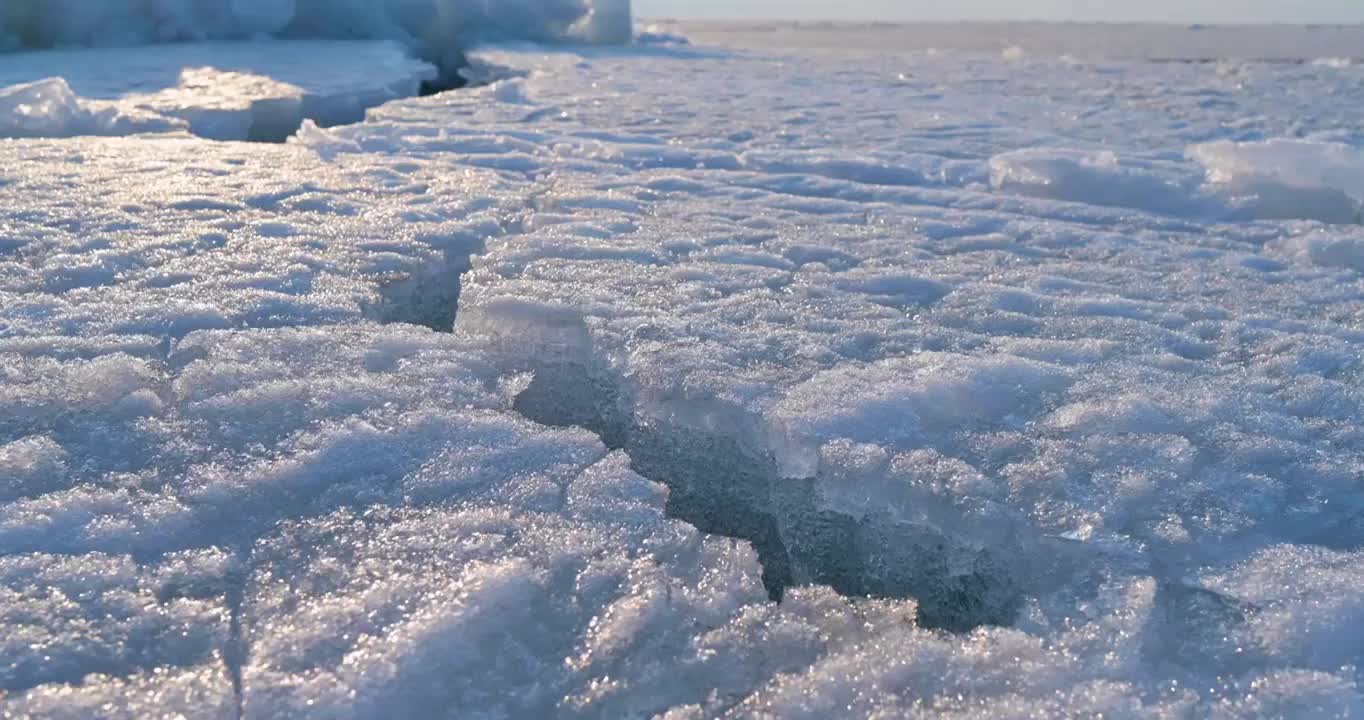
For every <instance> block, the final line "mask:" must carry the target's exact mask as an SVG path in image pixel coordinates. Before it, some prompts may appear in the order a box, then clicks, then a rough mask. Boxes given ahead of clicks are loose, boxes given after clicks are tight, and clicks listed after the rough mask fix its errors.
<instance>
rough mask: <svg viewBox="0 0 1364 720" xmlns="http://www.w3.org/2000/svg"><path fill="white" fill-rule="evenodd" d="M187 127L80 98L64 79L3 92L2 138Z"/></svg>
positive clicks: (0, 102) (0, 110) (0, 103)
mask: <svg viewBox="0 0 1364 720" xmlns="http://www.w3.org/2000/svg"><path fill="white" fill-rule="evenodd" d="M183 127H184V124H183V123H179V122H176V121H175V120H173V119H170V118H166V117H161V116H157V115H155V114H152V113H141V112H138V111H136V110H133V111H131V112H128V111H123V110H120V109H119V108H117V107H115V106H113V105H111V104H107V103H98V102H91V101H89V100H85V99H83V98H79V97H77V96H76V94H75V93H74V92H72V91H71V86H70V85H67V83H66V81H65V80H63V79H62V78H46V79H43V80H37V81H35V82H31V83H24V84H21V85H13V86H10V87H7V88H2V89H0V138H42V137H70V136H73V135H131V134H134V133H143V132H169V131H172V130H176V129H180V128H183Z"/></svg>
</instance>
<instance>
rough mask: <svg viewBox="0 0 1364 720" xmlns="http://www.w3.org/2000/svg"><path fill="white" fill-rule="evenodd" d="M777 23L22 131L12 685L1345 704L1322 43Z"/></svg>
mask: <svg viewBox="0 0 1364 720" xmlns="http://www.w3.org/2000/svg"><path fill="white" fill-rule="evenodd" d="M301 6H302V5H300V7H301ZM186 7H188V6H186ZM194 7H200V6H194ZM277 7H278V6H266V5H260V6H258V7H256V8H255V11H253V12H258V13H260V14H257V15H255V16H254V17H255V18H256V19H255V20H253V21H252V22H254V23H257V24H258V26H259V27H266V26H270V25H273V24H277V22H278V17H270V16H269V13H268V12H266V11H269V10H272V9H277ZM414 7H415V6H414ZM537 7H538V6H537ZM509 8H511V6H505V7H502V9H501V12H510V9H509ZM241 9H243V10H246V9H249V8H247V7H246V6H245V5H243V6H241ZM418 9H419V8H418ZM281 12H282V11H281ZM243 17H245V15H243ZM489 27H492V26H489ZM689 32H690V31H689ZM808 32H810V33H812V34H813V35H815V36H817V37H815V38H814V39H813V40H811V41H810V43H811V44H812V45H821V46H822V47H819V48H811V47H807V48H805V49H803V50H800V51H794V52H793V51H781V50H771V49H768V50H761V49H749V50H742V51H740V50H729V49H724V48H717V47H714V46H710V45H706V44H704V42H705V41H703V40H699V41H698V42H697V44H695V45H681V44H677V43H671V42H665V43H642V44H640V45H638V46H636V47H629V48H601V47H577V48H563V47H559V48H544V47H519V48H503V49H500V50H492V49H489V50H485V51H483V52H482V54H481V55H480V56H479V57H477V58H476V59H475V60H474V62H475V64H476V66H477V67H479V68H482V69H486V68H490V67H494V66H498V67H501V68H503V69H502V70H500V71H499V73H500V74H499V75H497V81H495V82H491V83H488V84H486V85H479V86H477V87H471V88H467V89H464V90H462V91H460V92H455V93H444V94H441V95H438V96H432V97H424V98H406V99H401V100H397V101H391V102H387V103H384V104H383V105H381V106H377V107H373V108H370V109H369V110H368V112H367V113H366V114H365V117H364V120H363V121H362V122H357V123H353V124H346V125H340V126H333V127H322V125H324V124H327V123H324V122H319V123H305V124H304V125H303V128H304V129H303V131H302V132H300V133H298V134H297V136H295V137H294V138H293V139H292V141H291V142H289V143H287V144H272V145H250V146H248V145H245V144H240V143H224V142H218V141H213V140H209V139H206V138H202V137H193V136H190V135H187V134H176V135H170V136H168V135H166V134H164V133H162V134H156V135H140V136H137V137H76V138H67V139H46V140H41V139H25V140H22V141H11V142H5V143H0V594H4V599H5V602H0V645H3V647H0V658H3V660H0V714H7V715H12V716H16V717H48V716H61V714H62V713H65V714H66V715H67V716H72V717H81V716H86V715H91V714H99V715H101V716H114V717H148V716H162V715H173V714H177V713H179V714H182V715H187V716H195V717H198V716H209V717H243V718H256V717H319V716H320V717H341V716H344V717H382V716H389V717H392V716H403V717H406V716H421V717H461V718H462V717H471V716H489V717H565V718H574V717H583V718H588V717H654V716H659V717H668V718H704V717H783V718H784V717H813V718H825V717H943V716H946V717H961V718H973V717H1001V716H1009V717H1023V716H1027V717H1043V718H1048V717H1054V718H1063V717H1074V716H1076V715H1099V714H1103V715H1105V716H1120V717H1226V718H1241V717H1262V716H1292V717H1309V718H1315V717H1354V716H1358V715H1361V714H1364V693H1361V691H1360V686H1359V683H1360V682H1361V680H1364V678H1362V677H1361V676H1360V673H1359V670H1358V668H1359V667H1360V666H1361V664H1360V663H1361V661H1364V651H1362V650H1361V646H1360V643H1359V642H1358V640H1357V635H1358V633H1357V632H1355V627H1356V626H1357V625H1358V624H1359V622H1360V619H1361V617H1362V614H1361V613H1362V611H1361V608H1362V607H1364V603H1361V600H1360V593H1359V592H1358V591H1357V589H1356V588H1355V587H1354V586H1355V585H1357V584H1358V583H1357V581H1356V578H1357V576H1358V575H1359V573H1360V571H1361V560H1360V552H1361V548H1364V522H1362V521H1361V518H1364V502H1362V501H1361V500H1360V498H1361V493H1360V478H1361V476H1362V475H1361V471H1362V469H1364V433H1361V431H1360V429H1359V427H1358V418H1359V416H1360V414H1361V412H1364V394H1362V393H1361V392H1360V390H1359V380H1360V373H1361V368H1364V356H1362V355H1364V354H1362V353H1361V343H1364V334H1362V333H1361V332H1360V329H1359V328H1360V325H1361V321H1362V320H1364V303H1362V302H1361V296H1360V272H1362V271H1364V269H1361V263H1360V261H1359V258H1360V252H1359V243H1360V234H1359V226H1358V225H1357V224H1350V222H1353V220H1357V218H1354V219H1353V220H1352V219H1351V218H1348V217H1345V216H1343V215H1336V214H1334V212H1335V210H1334V209H1332V208H1336V206H1332V205H1330V204H1329V203H1325V200H1323V198H1327V197H1328V196H1329V197H1338V198H1344V199H1345V200H1348V201H1349V202H1350V203H1355V205H1340V206H1339V207H1354V208H1355V210H1356V212H1357V203H1358V199H1356V198H1355V197H1354V196H1353V195H1352V193H1354V192H1355V191H1356V189H1355V188H1354V186H1353V185H1352V184H1351V178H1352V176H1351V175H1350V167H1351V163H1352V162H1354V155H1353V154H1352V153H1354V152H1355V150H1356V149H1357V148H1358V147H1359V146H1360V145H1361V143H1364V137H1361V136H1359V135H1358V134H1357V133H1356V132H1355V131H1354V130H1352V129H1351V128H1353V127H1354V124H1353V119H1354V118H1355V117H1356V116H1357V113H1358V107H1359V100H1360V97H1359V93H1358V87H1356V85H1357V83H1355V82H1354V80H1355V79H1356V78H1352V76H1351V75H1350V74H1349V73H1350V72H1352V70H1351V69H1349V68H1346V69H1342V68H1336V67H1327V66H1318V65H1313V64H1310V63H1300V64H1288V63H1260V62H1245V61H1240V60H1225V61H1222V62H1209V63H1165V62H1145V61H1140V60H1137V61H1133V60H1114V59H1104V60H1096V59H1092V58H1091V59H1076V58H1069V59H1059V58H1056V57H1055V56H1054V55H1053V54H1049V53H1048V52H1047V51H1046V49H1045V48H1039V47H1038V46H1037V45H1036V43H1035V42H1033V40H1032V38H1029V37H1027V36H1026V33H1024V32H1023V31H1022V30H1020V33H1019V38H1018V39H1016V40H1011V41H1009V42H1008V43H1003V44H1000V43H997V42H996V40H998V39H999V38H986V39H985V40H982V41H981V42H983V43H984V42H986V41H988V42H989V43H990V47H989V49H988V50H987V51H986V52H983V53H978V52H973V51H970V50H971V49H970V48H967V50H968V51H966V52H960V51H954V50H951V49H944V50H942V51H940V52H938V53H933V54H930V53H923V52H901V51H894V52H891V51H886V50H885V49H884V48H878V47H877V45H876V43H878V42H881V39H880V38H882V34H883V33H887V32H891V31H890V30H887V29H885V28H877V29H864V30H863V31H862V32H865V33H867V35H866V36H865V40H866V42H865V43H858V45H863V46H862V47H852V48H842V49H838V48H831V47H828V43H827V42H826V41H827V39H828V37H846V35H842V34H843V33H848V32H852V31H850V30H847V29H840V28H838V27H833V28H825V29H811V30H809V31H808ZM1180 32H1181V33H1182V32H1183V31H1182V30H1181V31H1180ZM1200 32H1203V31H1200ZM1207 32H1208V34H1209V35H1216V36H1218V37H1222V35H1221V31H1214V30H1209V31H1207ZM1228 32H1230V31H1228ZM1237 32H1240V31H1237ZM1246 32H1250V31H1246ZM1254 32H1255V33H1258V32H1261V31H1259V30H1256V31H1254ZM1285 32H1289V33H1290V34H1293V33H1298V32H1300V31H1297V30H1294V31H1285ZM1301 32H1306V31H1301ZM793 33H794V34H795V35H797V36H799V33H797V32H795V31H787V30H782V31H780V32H777V33H775V34H778V35H781V36H782V37H785V38H788V39H789V38H790V37H791V36H792V34H793ZM987 34H988V33H987ZM1232 34H1235V33H1232ZM1252 35H1254V33H1252ZM1328 35H1329V33H1328ZM1293 37H1297V36H1296V35H1293ZM1332 37H1334V35H1332ZM774 42H775V40H774ZM1074 42H1077V43H1080V44H1084V43H1089V42H1092V38H1089V37H1088V36H1085V37H1083V38H1080V39H1078V40H1074ZM1321 44H1322V45H1325V44H1326V43H1325V42H1324V41H1323V43H1321ZM1010 45H1018V46H1020V47H1023V48H1024V49H1025V50H1026V53H1025V54H1024V55H1022V56H1021V57H1018V58H1016V59H1005V58H1004V57H1003V56H1002V55H1001V49H1002V48H1003V47H1008V46H1010ZM204 47H224V46H211V45H209V46H204ZM237 47H243V48H249V47H255V46H254V45H250V44H247V45H242V46H237ZM300 47H301V48H303V47H305V46H300ZM307 47H315V46H307ZM337 47H341V46H337ZM347 47H356V48H361V47H370V48H373V47H376V46H373V45H363V46H359V45H357V46H347ZM390 47H391V46H390ZM162 51H163V49H162V48H154V49H153V50H149V51H147V52H149V53H151V54H149V55H148V56H147V57H148V58H152V59H153V60H154V59H155V58H157V57H163V58H164V57H167V56H158V55H156V53H159V52H162ZM179 51H181V50H166V51H165V52H179ZM183 51H184V52H191V50H190V49H188V48H186V49H183ZM300 52H302V53H305V54H306V53H307V52H309V51H307V50H306V49H303V50H300ZM1312 52H1314V53H1318V52H1334V51H1333V50H1331V49H1330V48H1326V47H1320V48H1319V47H1316V46H1313V47H1312ZM22 57H25V56H24V55H12V56H8V57H7V59H10V58H22ZM387 57H400V56H398V55H387ZM149 62H151V61H149ZM206 64H208V63H206ZM197 66H198V65H195V67H197ZM6 67H9V66H6ZM182 69H183V68H182V67H176V68H175V69H174V72H173V73H170V74H169V75H166V76H164V77H169V78H170V82H172V83H173V84H174V85H173V86H176V87H178V83H179V82H180V77H181V74H180V73H181V70H182ZM480 71H482V70H480ZM217 72H238V73H247V72H248V71H247V70H246V69H243V68H240V67H239V68H232V67H219V68H218V71H217ZM338 75H345V74H344V73H338ZM86 77H87V80H86V82H93V80H91V78H95V74H94V72H93V71H91V72H89V73H86ZM259 77H261V78H270V80H269V81H268V82H266V81H260V82H262V83H263V87H267V89H268V92H264V93H262V96H274V95H276V94H278V92H282V91H279V90H278V88H275V87H274V86H273V85H271V83H277V82H278V83H286V84H289V85H291V86H294V87H299V88H303V87H306V86H305V85H303V84H300V83H299V82H296V81H295V80H291V79H290V78H289V76H287V75H284V74H283V73H282V71H281V72H275V71H271V72H267V73H263V74H259ZM229 79H230V78H229ZM258 79H259V78H258ZM258 79H257V80H249V81H248V80H247V79H241V80H242V82H244V83H245V82H252V83H254V82H257V81H258ZM69 80H70V82H71V85H72V87H73V88H75V90H76V92H79V93H81V94H83V95H84V94H87V93H85V91H82V90H81V89H80V87H79V83H80V78H78V77H76V74H75V73H73V74H72V77H71V78H69ZM225 82H226V81H225ZM232 82H235V80H233V81H232ZM328 82H331V81H330V80H329V81H328ZM353 82H354V79H353V78H351V77H349V76H343V77H338V78H337V79H336V80H335V83H336V85H335V86H336V87H342V88H344V87H357V86H355V85H353ZM164 87H165V86H163V87H162V88H160V89H164ZM160 89H158V90H157V91H158V92H159V91H160ZM120 92H122V91H120ZM328 92H330V91H328ZM144 94H145V93H144ZM319 94H320V95H326V94H327V93H322V92H320V91H319ZM340 94H341V95H344V94H345V93H344V92H342V93H340ZM90 95H91V96H92V97H97V94H96V93H90ZM120 97H122V96H121V95H120ZM1307 98H1310V99H1307ZM177 102H178V101H177ZM171 104H172V105H174V104H175V103H171ZM183 105H184V106H186V107H188V106H189V105H190V103H184V104H183ZM202 107H205V108H209V107H211V106H210V105H204V106H202ZM231 112H232V113H237V114H240V113H241V112H242V111H240V110H232V111H231ZM177 117H180V116H177ZM183 117H184V119H185V120H187V121H188V122H190V123H191V124H192V123H194V122H195V121H196V119H197V118H196V117H192V116H189V115H185V116H183ZM1205 156H1206V157H1207V158H1214V159H1213V160H1211V161H1209V162H1210V164H1207V163H1205V162H1204V159H1205ZM1224 169H1225V171H1226V172H1228V173H1230V175H1227V176H1223V175H1221V174H1219V173H1222V172H1223V171H1224ZM1247 177H1249V178H1251V180H1250V181H1249V182H1251V185H1249V186H1247V185H1245V184H1244V183H1241V180H1239V179H1244V178H1247ZM1238 183H1240V184H1238ZM1246 187H1250V188H1251V190H1253V192H1247V191H1246ZM1266 187H1272V188H1273V190H1274V192H1273V193H1269V192H1268V191H1266V190H1265V188H1266ZM1271 196H1272V197H1271ZM1266 198H1268V200H1267V199H1266ZM1269 200H1272V204H1266V203H1268V202H1269ZM1319 201H1320V202H1319ZM1323 203H1325V204H1323ZM1323 207H1325V208H1327V209H1328V210H1331V212H1324V211H1322V210H1321V208H1323ZM1336 209H1339V208H1336ZM1271 210H1273V211H1272V212H1271ZM1341 221H1348V222H1344V223H1342V222H1341Z"/></svg>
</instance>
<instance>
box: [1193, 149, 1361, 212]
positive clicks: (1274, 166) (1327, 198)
mask: <svg viewBox="0 0 1364 720" xmlns="http://www.w3.org/2000/svg"><path fill="white" fill-rule="evenodd" d="M1189 157H1191V158H1193V159H1194V160H1196V161H1198V162H1199V163H1200V164H1202V165H1203V167H1204V169H1205V170H1206V171H1207V181H1208V183H1209V184H1210V185H1211V186H1212V187H1213V188H1215V189H1216V190H1217V191H1218V192H1221V193H1225V194H1227V195H1230V196H1232V197H1234V198H1236V199H1238V201H1239V202H1241V203H1242V204H1243V206H1244V207H1245V210H1246V211H1247V212H1249V213H1250V214H1251V215H1253V216H1254V217H1258V218H1305V219H1312V220H1320V221H1322V222H1328V223H1355V222H1359V221H1360V203H1361V202H1364V150H1361V149H1360V148H1358V147H1355V146H1352V145H1346V144H1342V143H1331V142H1319V141H1310V140H1289V139H1274V140H1264V141H1259V142H1244V143H1235V142H1225V141H1224V142H1215V143H1207V144H1203V145H1194V146H1192V147H1191V148H1189Z"/></svg>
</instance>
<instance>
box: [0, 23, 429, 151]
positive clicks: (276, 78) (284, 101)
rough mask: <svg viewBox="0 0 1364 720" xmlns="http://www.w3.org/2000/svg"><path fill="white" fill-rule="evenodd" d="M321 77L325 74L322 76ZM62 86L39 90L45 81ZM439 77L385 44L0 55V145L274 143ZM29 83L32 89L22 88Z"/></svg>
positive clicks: (356, 115) (355, 116)
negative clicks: (157, 137) (141, 136)
mask: <svg viewBox="0 0 1364 720" xmlns="http://www.w3.org/2000/svg"><path fill="white" fill-rule="evenodd" d="M321 68H325V72H322V71H320V69H321ZM53 74H56V75H60V76H62V77H60V78H48V79H39V78H42V77H44V76H47V75H53ZM435 76H436V69H435V68H434V67H432V66H431V65H428V64H427V63H424V62H421V61H419V60H416V59H413V58H411V57H409V55H408V54H407V52H406V51H405V50H404V49H403V48H402V47H401V46H400V45H398V44H396V43H393V42H342V41H330V42H327V41H316V42H302V41H292V42H285V41H269V42H249V43H206V44H197V45H167V46H159V47H132V48H117V49H111V48H106V49H87V50H49V51H44V52H29V53H20V54H17V55H9V56H6V58H5V62H4V64H3V65H2V66H0V85H8V84H11V83H25V84H19V85H16V86H15V87H12V88H9V89H6V90H0V136H9V137H69V136H72V135H122V134H131V133H135V132H167V131H170V130H174V129H185V128H187V129H188V130H189V131H190V132H191V133H193V134H195V135H198V136H200V137H205V138H209V139H213V140H254V141H270V142H281V141H283V140H284V139H285V138H287V137H289V136H290V135H292V134H293V133H294V131H296V130H297V129H298V128H299V127H300V125H302V123H303V121H304V120H305V119H308V120H312V121H314V122H316V123H317V124H319V125H322V126H331V125H338V124H343V123H350V122H358V121H359V120H361V119H362V118H363V117H364V113H365V111H366V110H367V109H369V108H372V107H374V106H377V105H380V104H383V103H384V102H387V101H389V100H393V99H396V98H400V97H412V96H415V95H417V94H418V93H419V92H420V90H421V86H422V83H424V82H427V81H430V80H432V79H434V78H435ZM28 81H34V82H28Z"/></svg>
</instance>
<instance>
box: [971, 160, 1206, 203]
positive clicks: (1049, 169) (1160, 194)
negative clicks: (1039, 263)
mask: <svg viewBox="0 0 1364 720" xmlns="http://www.w3.org/2000/svg"><path fill="white" fill-rule="evenodd" d="M990 184H991V185H992V186H993V187H994V188H995V189H996V190H1002V191H1005V192H1015V193H1021V194H1026V195H1032V196H1035V197H1043V198H1052V199H1055V200H1066V201H1069V202H1082V203H1088V204H1091V205H1106V206H1110V207H1122V208H1133V209H1138V210H1146V211H1150V212H1159V213H1169V214H1175V215H1183V214H1188V213H1191V212H1194V211H1196V210H1197V209H1198V208H1199V207H1200V202H1199V199H1198V198H1197V197H1194V196H1193V193H1192V188H1191V186H1190V185H1191V184H1189V183H1187V182H1184V178H1182V177H1181V176H1180V174H1179V173H1178V172H1175V171H1172V170H1171V169H1170V168H1168V167H1162V166H1160V165H1158V164H1157V165H1152V164H1140V163H1132V162H1126V161H1122V160H1120V159H1119V158H1118V156H1117V155H1116V154H1114V153H1113V152H1112V151H1102V152H1094V153H1085V152H1078V151H1062V150H1018V151H1014V152H1010V153H1004V154H1001V155H996V156H995V157H993V158H991V159H990Z"/></svg>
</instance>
